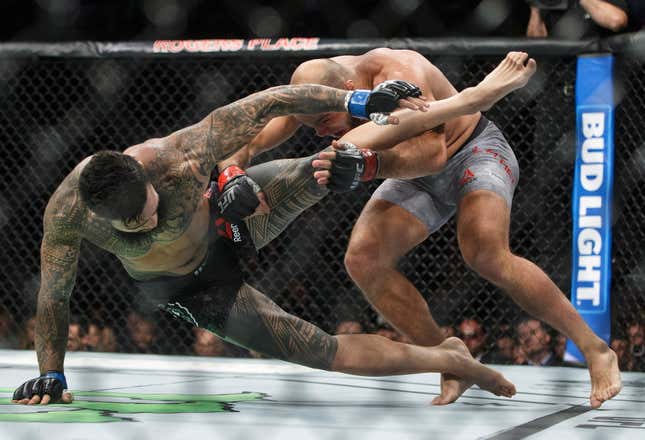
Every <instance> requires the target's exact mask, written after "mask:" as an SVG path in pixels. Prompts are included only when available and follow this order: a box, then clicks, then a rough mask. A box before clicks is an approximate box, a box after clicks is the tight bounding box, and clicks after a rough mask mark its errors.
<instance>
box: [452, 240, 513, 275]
mask: <svg viewBox="0 0 645 440" xmlns="http://www.w3.org/2000/svg"><path fill="white" fill-rule="evenodd" d="M461 255H462V257H463V259H464V262H465V263H466V265H467V266H468V267H469V268H470V269H472V270H474V271H475V272H477V273H478V274H479V275H480V276H481V277H483V278H485V279H487V280H489V281H491V282H496V281H498V280H500V279H501V278H502V277H503V276H504V273H505V271H506V269H507V267H508V261H509V257H510V256H511V253H510V251H508V250H506V249H503V248H500V247H498V246H492V245H489V244H487V245H475V246H462V247H461Z"/></svg>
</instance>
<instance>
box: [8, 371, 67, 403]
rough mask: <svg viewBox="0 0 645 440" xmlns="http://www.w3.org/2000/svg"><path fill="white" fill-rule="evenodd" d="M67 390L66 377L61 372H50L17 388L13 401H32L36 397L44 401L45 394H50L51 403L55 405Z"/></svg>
mask: <svg viewBox="0 0 645 440" xmlns="http://www.w3.org/2000/svg"><path fill="white" fill-rule="evenodd" d="M66 389H67V380H66V379H65V375H64V374H63V373H61V372H59V371H48V372H47V373H45V374H43V375H41V376H40V377H36V378H35V379H31V380H28V381H27V382H25V383H23V384H22V385H20V386H19V387H18V388H16V391H14V393H13V400H22V399H31V398H32V397H33V396H36V395H38V396H40V398H41V399H42V397H43V396H44V395H45V394H49V397H50V398H51V403H54V402H58V401H59V400H60V399H61V397H62V396H63V390H66Z"/></svg>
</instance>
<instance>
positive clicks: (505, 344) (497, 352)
mask: <svg viewBox="0 0 645 440" xmlns="http://www.w3.org/2000/svg"><path fill="white" fill-rule="evenodd" d="M515 345H516V344H515V339H513V336H512V329H511V326H510V325H508V324H502V325H500V335H499V337H498V338H497V339H496V340H495V348H494V349H493V350H492V351H490V352H488V353H486V354H485V355H484V356H482V359H481V361H482V362H483V363H486V364H512V363H513V350H514V349H515Z"/></svg>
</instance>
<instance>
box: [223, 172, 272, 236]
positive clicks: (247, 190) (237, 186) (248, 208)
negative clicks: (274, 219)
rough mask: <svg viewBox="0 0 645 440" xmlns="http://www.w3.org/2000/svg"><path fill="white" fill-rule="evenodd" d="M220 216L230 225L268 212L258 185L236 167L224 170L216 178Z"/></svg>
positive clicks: (268, 209)
mask: <svg viewBox="0 0 645 440" xmlns="http://www.w3.org/2000/svg"><path fill="white" fill-rule="evenodd" d="M217 187H218V190H219V195H218V197H217V205H218V207H219V212H220V215H221V216H222V217H223V218H224V219H226V220H227V221H229V222H231V223H239V222H241V221H242V220H244V219H245V218H247V217H252V216H254V215H261V214H267V213H268V212H269V211H270V208H269V205H268V204H267V201H266V196H265V194H264V193H263V192H262V189H261V188H260V185H258V184H257V183H255V181H254V180H253V179H251V178H250V177H249V176H247V175H246V173H245V172H244V170H242V169H241V168H240V167H238V166H236V165H231V166H229V167H227V168H226V169H224V171H222V172H221V173H220V175H219V177H218V178H217Z"/></svg>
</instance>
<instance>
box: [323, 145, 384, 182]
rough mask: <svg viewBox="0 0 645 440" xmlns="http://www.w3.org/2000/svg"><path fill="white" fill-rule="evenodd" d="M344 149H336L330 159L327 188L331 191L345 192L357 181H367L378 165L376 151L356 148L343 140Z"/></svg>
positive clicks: (372, 177) (372, 175) (373, 174)
mask: <svg viewBox="0 0 645 440" xmlns="http://www.w3.org/2000/svg"><path fill="white" fill-rule="evenodd" d="M342 145H343V146H344V147H345V149H344V150H336V158H335V159H334V160H332V161H331V169H330V170H329V172H330V173H331V176H330V178H329V183H328V184H327V188H328V189H329V190H330V191H333V192H338V193H342V192H347V191H351V190H353V189H355V188H356V187H357V186H358V184H359V182H367V181H369V180H372V179H374V178H375V177H376V175H377V174H378V171H379V167H380V161H379V156H378V153H376V151H372V150H368V149H367V148H361V149H358V148H356V146H355V145H352V144H350V143H349V142H345V143H343V144H342Z"/></svg>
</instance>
